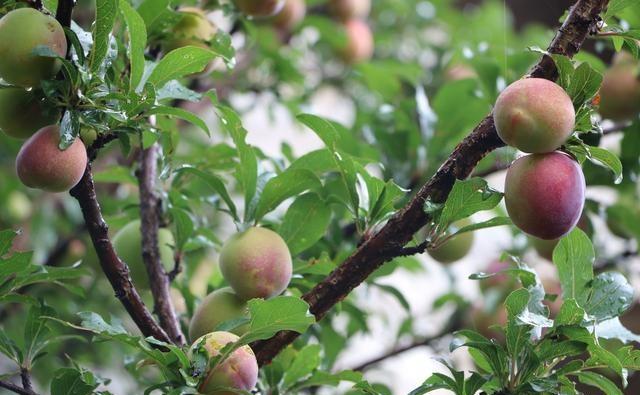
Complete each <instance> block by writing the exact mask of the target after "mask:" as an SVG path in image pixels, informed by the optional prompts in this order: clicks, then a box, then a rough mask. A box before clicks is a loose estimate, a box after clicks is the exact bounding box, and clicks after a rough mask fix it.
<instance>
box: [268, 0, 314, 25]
mask: <svg viewBox="0 0 640 395" xmlns="http://www.w3.org/2000/svg"><path fill="white" fill-rule="evenodd" d="M306 13H307V5H306V4H305V0H285V3H284V7H283V8H282V11H280V12H279V13H278V14H277V15H276V16H274V17H273V24H274V25H275V26H276V27H278V28H280V29H282V30H292V29H293V28H295V27H296V26H298V24H300V22H302V21H303V20H304V16H305V15H306Z"/></svg>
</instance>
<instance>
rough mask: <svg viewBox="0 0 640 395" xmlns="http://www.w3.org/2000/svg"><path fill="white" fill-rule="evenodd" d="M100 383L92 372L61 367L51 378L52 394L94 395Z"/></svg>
mask: <svg viewBox="0 0 640 395" xmlns="http://www.w3.org/2000/svg"><path fill="white" fill-rule="evenodd" d="M100 384H101V382H100V381H98V380H96V378H95V377H94V376H93V374H92V373H90V372H87V371H84V372H81V371H79V370H77V369H73V368H61V369H58V370H56V371H55V373H54V375H53V379H52V380H51V395H93V394H94V390H95V389H96V388H98V386H99V385H100Z"/></svg>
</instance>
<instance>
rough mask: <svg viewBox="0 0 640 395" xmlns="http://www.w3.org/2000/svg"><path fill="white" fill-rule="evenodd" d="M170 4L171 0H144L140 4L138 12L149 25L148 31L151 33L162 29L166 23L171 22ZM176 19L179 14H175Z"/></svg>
mask: <svg viewBox="0 0 640 395" xmlns="http://www.w3.org/2000/svg"><path fill="white" fill-rule="evenodd" d="M170 4H171V0H144V1H143V2H142V3H141V4H140V6H139V7H138V13H139V14H140V16H141V17H142V19H143V20H144V23H145V25H146V26H147V32H149V33H150V34H151V33H153V32H156V31H159V30H161V29H162V28H163V26H164V25H165V24H169V23H171V18H169V17H168V16H169V15H172V12H171V10H170V9H169V6H170ZM174 19H175V20H176V21H177V20H178V16H177V15H176V16H174Z"/></svg>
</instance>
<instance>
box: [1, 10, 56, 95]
mask: <svg viewBox="0 0 640 395" xmlns="http://www.w3.org/2000/svg"><path fill="white" fill-rule="evenodd" d="M37 47H46V48H48V49H49V50H51V51H52V52H53V53H55V54H57V55H59V56H60V57H64V56H65V55H66V53H67V39H66V37H65V35H64V29H62V26H61V25H60V23H59V22H58V21H57V20H55V18H53V17H51V16H49V15H45V14H43V13H41V12H39V11H37V10H35V9H33V8H19V9H17V10H13V11H11V12H9V13H8V14H6V15H5V16H3V17H2V19H0V77H2V78H3V79H4V80H5V81H7V82H8V83H10V84H13V85H19V86H23V87H33V86H39V85H40V81H42V80H45V79H49V78H51V77H53V76H54V75H55V74H56V73H57V72H58V70H60V67H61V66H62V63H61V62H60V60H59V59H56V58H53V57H49V56H41V55H36V54H34V53H33V52H34V50H35V49H36V48H37Z"/></svg>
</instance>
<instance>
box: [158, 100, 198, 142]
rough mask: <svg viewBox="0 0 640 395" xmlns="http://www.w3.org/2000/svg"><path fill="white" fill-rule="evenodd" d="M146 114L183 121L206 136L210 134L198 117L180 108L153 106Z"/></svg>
mask: <svg viewBox="0 0 640 395" xmlns="http://www.w3.org/2000/svg"><path fill="white" fill-rule="evenodd" d="M147 114H148V115H166V116H169V117H176V118H180V119H184V120H185V121H188V122H190V123H192V124H194V125H196V126H197V127H199V128H200V129H202V130H203V131H204V132H205V133H206V134H207V136H211V132H210V131H209V128H208V127H207V124H206V123H205V122H204V121H203V120H202V119H201V118H200V117H199V116H197V115H196V114H194V113H192V112H190V111H187V110H184V109H182V108H179V107H171V106H155V107H153V108H152V109H150V110H149V111H148V112H147Z"/></svg>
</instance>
